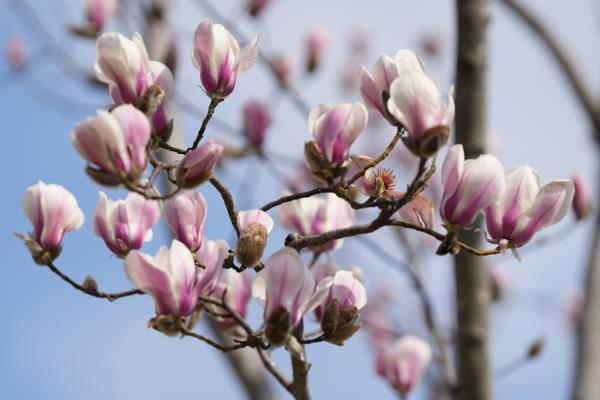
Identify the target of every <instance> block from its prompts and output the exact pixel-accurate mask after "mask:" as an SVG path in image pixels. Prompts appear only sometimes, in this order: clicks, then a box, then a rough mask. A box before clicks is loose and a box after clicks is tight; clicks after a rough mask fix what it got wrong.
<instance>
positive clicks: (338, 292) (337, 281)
mask: <svg viewBox="0 0 600 400" xmlns="http://www.w3.org/2000/svg"><path fill="white" fill-rule="evenodd" d="M328 269H332V267H331V266H329V267H328ZM324 272H327V273H331V272H333V271H324ZM317 282H318V285H317V289H316V290H315V295H314V296H313V299H312V300H311V306H312V305H313V304H315V307H316V308H315V315H316V316H317V319H319V320H320V319H321V317H322V316H323V314H324V313H325V311H326V309H327V306H329V304H330V303H331V302H332V301H333V300H334V299H335V300H337V302H338V306H339V307H340V308H343V307H349V306H351V307H355V308H356V309H357V310H361V309H362V308H363V307H364V306H365V305H366V304H367V291H366V289H365V287H364V286H363V284H362V283H361V282H360V280H359V279H358V278H357V277H356V276H355V275H354V274H353V273H352V272H351V271H344V270H338V271H336V272H334V273H333V275H330V276H323V277H321V279H320V280H319V281H317ZM311 306H309V308H312V307H311Z"/></svg>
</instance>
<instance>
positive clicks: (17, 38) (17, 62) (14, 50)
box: [6, 34, 28, 70]
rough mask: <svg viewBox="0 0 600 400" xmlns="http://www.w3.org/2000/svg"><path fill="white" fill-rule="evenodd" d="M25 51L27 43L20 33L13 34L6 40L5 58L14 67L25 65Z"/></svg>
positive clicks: (26, 55)
mask: <svg viewBox="0 0 600 400" xmlns="http://www.w3.org/2000/svg"><path fill="white" fill-rule="evenodd" d="M27 53H28V51H27V43H25V39H23V37H22V36H21V35H18V34H14V35H12V36H11V37H10V38H9V39H8V41H7V42H6V58H7V59H8V62H9V63H10V65H11V66H12V67H13V68H14V69H16V70H20V69H23V67H25V63H26V62H27V58H28V54H27Z"/></svg>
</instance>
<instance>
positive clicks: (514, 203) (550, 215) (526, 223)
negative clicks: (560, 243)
mask: <svg viewBox="0 0 600 400" xmlns="http://www.w3.org/2000/svg"><path fill="white" fill-rule="evenodd" d="M574 193H575V187H574V185H573V181H572V180H570V179H561V180H554V181H552V182H549V183H547V184H546V185H544V186H543V187H541V188H540V182H539V178H538V175H537V173H536V172H535V170H534V169H533V168H531V167H528V166H523V167H517V168H514V169H512V170H510V171H508V172H507V173H506V192H505V193H504V195H503V196H502V197H500V198H498V200H497V202H494V204H493V205H490V206H489V207H487V208H486V210H485V216H486V218H485V220H486V225H487V230H488V234H489V236H490V239H489V240H490V241H491V242H492V243H500V242H501V241H507V242H508V245H509V246H510V247H521V246H523V245H525V244H526V243H527V242H529V241H530V240H531V238H532V237H533V235H534V234H535V233H536V232H537V231H539V230H541V229H544V228H547V227H549V226H552V225H554V224H556V223H558V222H559V221H560V220H561V219H562V218H563V217H564V216H565V215H566V213H567V212H568V211H569V207H570V206H571V202H572V201H573V195H574Z"/></svg>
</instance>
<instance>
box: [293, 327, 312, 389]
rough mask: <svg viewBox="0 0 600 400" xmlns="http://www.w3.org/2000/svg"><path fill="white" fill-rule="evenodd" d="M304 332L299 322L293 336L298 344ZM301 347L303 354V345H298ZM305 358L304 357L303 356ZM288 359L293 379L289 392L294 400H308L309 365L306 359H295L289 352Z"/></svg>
mask: <svg viewBox="0 0 600 400" xmlns="http://www.w3.org/2000/svg"><path fill="white" fill-rule="evenodd" d="M303 332H304V324H303V322H300V324H299V325H298V326H297V327H296V328H295V329H294V332H293V335H294V337H295V338H296V339H297V340H298V342H299V343H302V341H303V340H304V338H303V336H304V334H303ZM300 346H301V347H302V352H304V345H302V344H301V345H300ZM304 357H306V356H304ZM290 358H291V361H292V373H293V376H294V379H293V381H292V385H291V387H290V392H291V393H292V395H293V396H294V399H295V400H309V399H310V394H309V392H308V370H309V368H310V367H309V365H308V363H307V362H306V359H305V358H304V359H300V358H298V357H295V356H294V354H293V353H292V352H290Z"/></svg>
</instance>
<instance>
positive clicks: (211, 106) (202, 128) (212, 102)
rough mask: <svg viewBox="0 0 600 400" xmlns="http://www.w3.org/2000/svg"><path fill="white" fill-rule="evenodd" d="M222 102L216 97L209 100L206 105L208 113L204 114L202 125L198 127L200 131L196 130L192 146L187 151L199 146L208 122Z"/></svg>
mask: <svg viewBox="0 0 600 400" xmlns="http://www.w3.org/2000/svg"><path fill="white" fill-rule="evenodd" d="M222 101H223V99H220V98H218V97H213V98H211V99H210V104H209V105H208V111H207V112H206V116H205V117H204V120H202V125H201V126H200V129H199V130H198V134H197V135H196V139H194V144H192V147H190V148H189V149H188V150H187V151H190V150H194V149H196V148H197V147H198V145H199V144H200V141H201V140H202V138H203V137H204V132H205V131H206V127H208V122H209V121H210V119H211V118H212V116H213V114H214V113H215V109H216V108H217V106H218V105H219V103H220V102H222Z"/></svg>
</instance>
